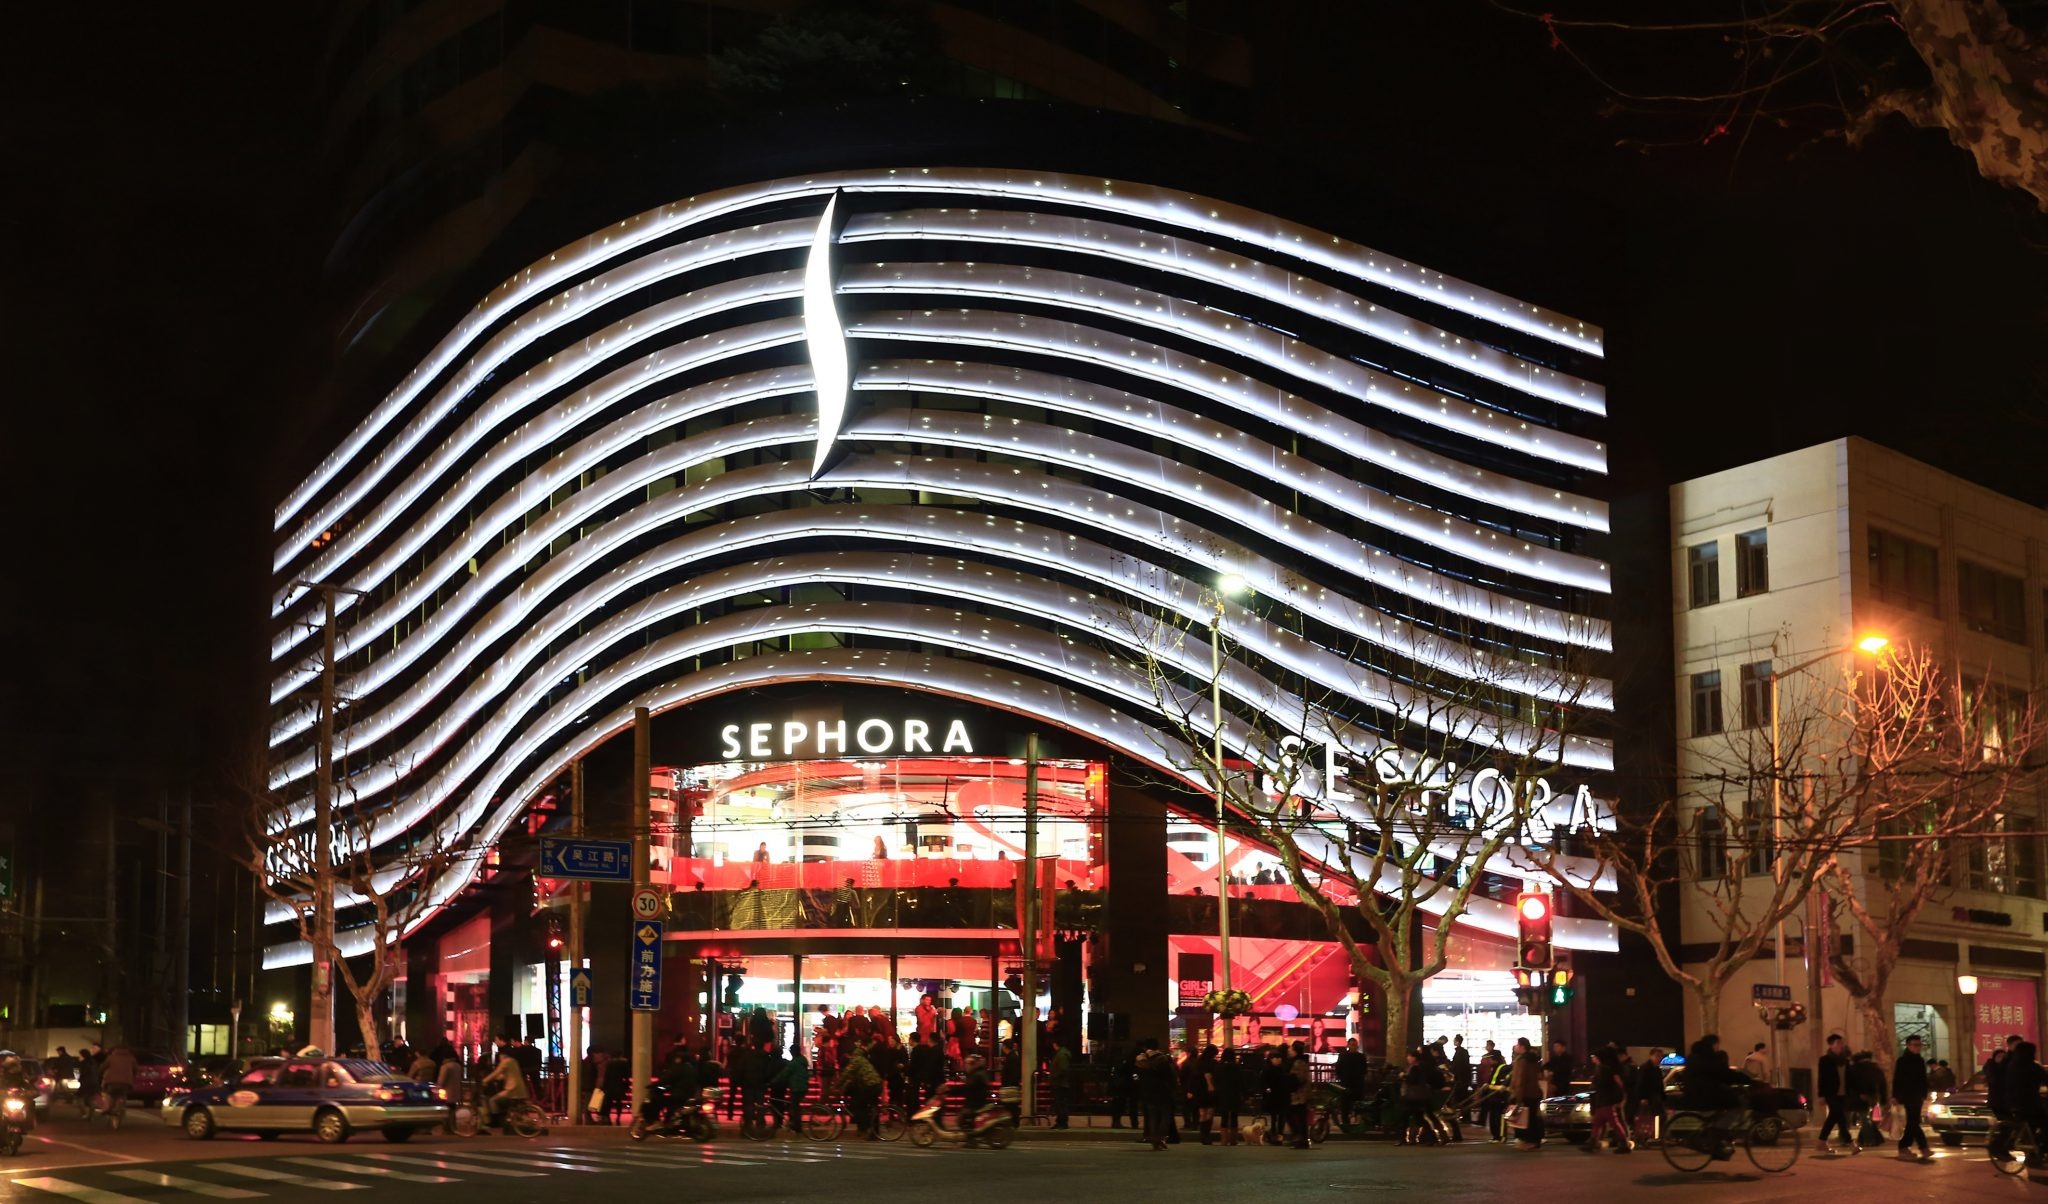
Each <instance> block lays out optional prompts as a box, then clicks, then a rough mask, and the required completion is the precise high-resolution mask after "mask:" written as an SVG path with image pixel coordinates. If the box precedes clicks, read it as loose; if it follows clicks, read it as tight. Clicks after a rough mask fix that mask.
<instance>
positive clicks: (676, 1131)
mask: <svg viewBox="0 0 2048 1204" xmlns="http://www.w3.org/2000/svg"><path fill="white" fill-rule="evenodd" d="M724 1097H725V1089H724V1088H722V1087H706V1088H704V1089H703V1090H702V1091H699V1092H698V1093H697V1094H695V1095H693V1096H691V1097H690V1098H688V1099H685V1100H679V1099H676V1098H675V1097H674V1096H673V1095H671V1094H670V1092H669V1091H668V1090H667V1089H666V1088H664V1087H663V1086H662V1085H661V1084H660V1083H659V1082H656V1083H654V1084H652V1085H651V1086H650V1088H649V1090H648V1093H647V1103H646V1105H645V1106H643V1107H642V1108H641V1109H640V1110H639V1113H638V1115H636V1116H634V1117H633V1127H632V1128H630V1129H628V1130H627V1131H626V1135H627V1136H628V1137H631V1138H632V1139H633V1140H634V1141H646V1140H647V1139H648V1138H649V1137H687V1138H689V1139H690V1140H691V1141H710V1140H711V1139H712V1138H714V1137H717V1136H718V1121H717V1120H716V1119H715V1118H714V1115H713V1114H714V1113H715V1112H716V1111H717V1110H718V1101H719V1100H721V1099H723V1098H724Z"/></svg>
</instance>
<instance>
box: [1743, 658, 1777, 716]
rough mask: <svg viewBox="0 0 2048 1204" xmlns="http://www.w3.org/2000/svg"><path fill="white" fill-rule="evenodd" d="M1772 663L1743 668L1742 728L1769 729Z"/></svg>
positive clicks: (1754, 663)
mask: <svg viewBox="0 0 2048 1204" xmlns="http://www.w3.org/2000/svg"><path fill="white" fill-rule="evenodd" d="M1772 689H1773V683H1772V681H1771V662H1769V661H1752V662H1750V663H1749V664H1747V665H1744V666H1742V726H1744V727H1768V726H1770V722H1771V690H1772Z"/></svg>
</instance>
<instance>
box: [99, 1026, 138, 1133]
mask: <svg viewBox="0 0 2048 1204" xmlns="http://www.w3.org/2000/svg"><path fill="white" fill-rule="evenodd" d="M100 1090H101V1091H103V1092H105V1093H106V1096H107V1123H108V1124H110V1125H112V1126H113V1127H114V1128H116V1129H118V1128H120V1127H121V1117H122V1116H124V1115H126V1113H127V1111H128V1093H129V1092H131V1091H133V1090H135V1051H134V1050H132V1049H129V1048H128V1047H127V1046H126V1045H116V1046H115V1047H114V1048H112V1049H110V1050H108V1051H107V1061H106V1064H105V1065H104V1066H102V1067H100Z"/></svg>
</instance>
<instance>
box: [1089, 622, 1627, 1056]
mask: <svg viewBox="0 0 2048 1204" xmlns="http://www.w3.org/2000/svg"><path fill="white" fill-rule="evenodd" d="M1209 605H1210V606H1212V607H1213V608H1214V615H1215V618H1216V620H1217V621H1219V622H1220V621H1221V620H1222V617H1223V605H1222V603H1221V602H1220V600H1211V601H1210V603H1209ZM1198 614H1199V612H1192V613H1191V612H1190V611H1163V610H1157V609H1138V610H1132V611H1129V612H1127V613H1125V614H1123V615H1122V616H1121V617H1120V619H1119V624H1118V625H1119V626H1120V627H1121V629H1122V634H1123V636H1124V638H1123V639H1122V640H1121V641H1120V642H1121V643H1123V644H1124V645H1125V646H1127V647H1133V648H1136V649H1138V650H1139V652H1140V654H1141V658H1142V659H1141V669H1142V672H1143V675H1144V679H1145V681H1146V683H1147V686H1148V688H1149V690H1150V692H1151V694H1152V700H1153V702H1154V703H1155V705H1156V706H1157V709H1158V712H1159V713H1160V714H1161V715H1163V716H1165V717H1166V720H1167V728H1166V730H1165V732H1164V736H1165V739H1163V740H1162V741H1161V748H1162V752H1163V753H1164V754H1165V757H1166V759H1167V760H1168V761H1169V763H1171V764H1173V765H1174V766H1175V767H1176V768H1177V769H1179V770H1180V771H1181V772H1182V773H1183V775H1184V777H1185V778H1186V779H1187V781H1189V782H1190V783H1198V784H1199V787H1200V789H1201V791H1202V792H1203V793H1205V794H1206V795H1207V796H1208V798H1207V799H1206V800H1204V801H1203V802H1202V803H1197V804H1194V807H1201V806H1213V805H1214V802H1215V800H1218V799H1220V800H1221V801H1222V803H1223V805H1224V807H1225V808H1226V809H1227V812H1228V816H1229V820H1228V825H1229V831H1230V833H1231V834H1232V835H1233V836H1234V837H1237V838H1240V839H1243V840H1247V841H1250V842H1252V843H1254V844H1257V845H1262V846H1264V847H1266V848H1268V849H1271V850H1272V851H1273V853H1274V855H1275V856H1276V858H1277V859H1278V861H1279V862H1280V864H1281V866H1282V867H1284V869H1285V871H1286V874H1287V878H1288V881H1289V883H1290V884H1291V885H1292V886H1293V888H1294V891H1295V894H1296V895H1297V896H1298V897H1299V898H1300V899H1301V900H1302V901H1303V902H1304V903H1306V904H1308V905H1309V906H1310V907H1312V908H1314V909H1315V910H1316V912H1317V913H1318V914H1319V915H1320V916H1321V917H1322V919H1323V921H1324V925H1325V927H1326V928H1327V930H1328V932H1329V934H1330V937H1331V939H1332V940H1334V941H1336V942H1337V943H1338V944H1339V945H1341V946H1342V948H1343V950H1344V953H1345V955H1346V957H1347V959H1348V961H1349V962H1350V968H1351V970H1352V972H1353V973H1354V974H1355V975H1357V976H1358V978H1359V979H1360V980H1361V981H1364V982H1369V983H1371V984H1373V985H1374V986H1375V987H1377V988H1378V989H1379V993H1380V994H1381V996H1382V997H1383V999H1384V1000H1385V1016H1384V1020H1385V1026H1386V1034H1387V1042H1388V1049H1389V1050H1393V1049H1396V1048H1399V1047H1400V1046H1401V1045H1402V1044H1410V1043H1413V1042H1414V1041H1415V1040H1418V1039H1419V1034H1418V1033H1416V1032H1412V1031H1411V1028H1412V1027H1413V1026H1414V1025H1415V1024H1416V1022H1417V1020H1418V1019H1419V1009H1418V1008H1417V1006H1416V1000H1417V993H1418V992H1419V991H1420V989H1421V987H1422V984H1423V983H1424V982H1426V981H1427V980H1428V979H1429V978H1431V977H1432V976H1434V975H1436V974H1438V973H1440V972H1442V971H1443V970H1444V968H1445V967H1446V966H1447V965H1448V964H1449V961H1450V943H1451V940H1452V934H1453V931H1454V929H1455V927H1456V926H1457V922H1458V921H1459V919H1460V918H1461V917H1464V916H1466V915H1467V914H1468V913H1469V912H1470V911H1471V910H1472V906H1473V896H1474V893H1475V892H1478V891H1480V890H1481V888H1482V885H1483V884H1484V883H1486V881H1487V880H1488V877H1489V873H1488V871H1489V870H1490V871H1491V872H1492V873H1493V874H1494V875H1502V874H1506V875H1508V876H1509V877H1516V876H1519V875H1520V873H1521V872H1522V871H1520V870H1518V869H1517V868H1516V863H1515V860H1514V856H1513V854H1514V853H1515V851H1516V850H1517V849H1519V848H1520V847H1521V846H1523V845H1524V844H1526V843H1528V842H1530V841H1531V840H1532V838H1533V839H1536V840H1538V841H1539V842H1540V841H1544V840H1547V839H1549V838H1550V836H1551V835H1552V834H1553V833H1554V832H1556V831H1562V830H1565V829H1568V828H1570V827H1571V826H1573V825H1574V824H1575V823H1577V822H1581V821H1584V820H1586V819H1588V818H1590V817H1587V816H1584V815H1581V814H1575V813H1577V812H1581V811H1583V810H1584V808H1585V807H1586V806H1587V800H1588V799H1589V798H1590V796H1589V795H1581V794H1577V793H1561V792H1556V791H1555V788H1553V787H1552V786H1551V785H1550V782H1549V777H1548V775H1552V774H1555V773H1556V772H1558V770H1559V767H1560V765H1561V764H1563V763H1564V762H1565V761H1566V760H1567V757H1566V751H1565V750H1566V748H1567V745H1568V744H1571V745H1574V746H1577V741H1576V740H1575V739H1574V738H1573V737H1569V736H1567V735H1566V732H1567V730H1568V729H1569V728H1570V727H1571V726H1573V724H1574V723H1575V721H1576V719H1577V716H1578V714H1579V711H1580V704H1581V703H1582V702H1583V700H1584V698H1583V696H1584V695H1585V694H1586V692H1587V691H1588V690H1589V689H1591V688H1595V687H1596V686H1597V685H1598V683H1596V682H1595V681H1593V680H1592V679H1589V678H1585V677H1581V676H1576V675H1573V674H1571V673H1567V672H1564V671H1561V670H1558V669H1554V668H1551V667H1548V666H1532V665H1530V664H1527V663H1524V662H1511V663H1496V662H1493V661H1491V660H1490V659H1489V658H1487V657H1486V656H1484V655H1481V654H1478V653H1475V652H1473V651H1472V649H1471V647H1470V646H1468V645H1467V644H1464V643H1460V642H1458V641H1455V640H1448V639H1438V640H1434V641H1430V642H1428V643H1427V644H1426V645H1424V646H1421V647H1419V648H1418V649H1417V651H1419V652H1421V653H1422V655H1420V656H1418V657H1416V658H1415V659H1413V660H1412V661H1411V662H1410V663H1409V665H1408V666H1407V668H1408V669H1410V670H1411V671H1410V672H1409V673H1406V674H1404V675H1403V680H1401V681H1398V682H1397V681H1395V680H1393V679H1390V678H1388V677H1383V676H1380V675H1379V674H1377V673H1374V672H1372V671H1370V670H1368V669H1366V668H1364V667H1363V666H1361V665H1360V664H1358V663H1356V661H1354V660H1352V659H1351V658H1348V657H1340V656H1337V655H1336V654H1335V653H1333V652H1330V651H1329V650H1327V649H1316V648H1315V647H1314V646H1313V645H1311V644H1310V643H1309V642H1308V641H1306V640H1303V639H1301V638H1300V637H1298V636H1294V635H1292V634H1290V633H1288V632H1286V631H1284V630H1279V629H1276V628H1272V627H1270V626H1268V625H1266V624H1263V623H1261V622H1260V621H1259V620H1257V619H1256V618H1254V617H1251V616H1249V615H1240V616H1239V617H1237V618H1236V619H1234V620H1233V621H1232V627H1231V629H1232V630H1238V631H1243V630H1245V629H1247V628H1251V629H1255V630H1256V631H1257V633H1258V635H1259V638H1260V639H1261V641H1262V642H1264V643H1265V644H1266V647H1267V651H1268V652H1274V653H1278V654H1280V656H1281V657H1283V658H1286V659H1290V660H1291V661H1292V663H1294V664H1295V665H1296V666H1297V668H1296V669H1295V670H1293V671H1288V672H1280V671H1278V670H1277V669H1276V668H1275V666H1274V664H1273V660H1272V659H1271V658H1262V657H1259V656H1256V655H1252V654H1250V652H1249V651H1248V650H1246V649H1239V650H1238V651H1239V652H1240V653H1242V655H1241V656H1239V655H1226V656H1223V657H1221V658H1214V657H1212V648H1211V647H1210V646H1208V645H1210V643H1211V640H1212V639H1213V638H1220V637H1218V636H1217V634H1216V633H1214V632H1212V631H1211V630H1210V627H1209V624H1208V623H1206V622H1204V621H1203V620H1202V619H1201V618H1199V617H1196V615H1198ZM1318 652H1321V653H1322V654H1323V655H1322V659H1321V661H1320V662H1319V663H1311V662H1313V661H1314V658H1315V654H1316V653H1318ZM1333 667H1334V668H1333ZM1319 670H1329V671H1327V672H1319ZM1198 686H1199V687H1203V688H1199V689H1198V688H1197V687H1198ZM1219 695H1220V697H1219ZM1219 702H1220V703H1221V704H1222V707H1221V709H1222V711H1223V725H1222V732H1223V744H1224V745H1225V746H1226V749H1225V751H1224V753H1223V755H1222V756H1221V757H1220V758H1219V756H1218V755H1217V754H1216V747H1217V746H1216V736H1217V731H1218V729H1217V726H1216V723H1215V713H1216V711H1217V709H1218V705H1217V704H1218V703H1219ZM1194 807H1191V808H1190V809H1191V810H1192V809H1194ZM1333 881H1335V882H1340V883H1343V884H1345V885H1346V886H1348V887H1350V888H1354V889H1355V896H1354V897H1352V898H1345V897H1342V895H1340V894H1339V893H1337V892H1333V891H1332V890H1331V889H1330V887H1331V884H1332V882H1333ZM1494 881H1495V882H1502V881H1504V879H1502V878H1500V877H1495V878H1494ZM1344 893H1345V894H1349V893H1350V891H1345V892H1344ZM1223 905H1227V903H1222V902H1219V906H1223Z"/></svg>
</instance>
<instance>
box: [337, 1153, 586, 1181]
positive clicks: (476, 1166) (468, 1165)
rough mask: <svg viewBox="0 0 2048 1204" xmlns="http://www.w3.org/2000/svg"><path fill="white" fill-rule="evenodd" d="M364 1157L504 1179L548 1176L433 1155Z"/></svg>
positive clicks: (538, 1172) (537, 1172) (378, 1155)
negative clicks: (454, 1160)
mask: <svg viewBox="0 0 2048 1204" xmlns="http://www.w3.org/2000/svg"><path fill="white" fill-rule="evenodd" d="M363 1157H365V1158H375V1159H378V1160H379V1161H383V1162H404V1163H408V1164H410V1165H413V1166H431V1167H433V1168H434V1169H435V1170H442V1171H463V1172H466V1173H468V1174H472V1175H496V1176H498V1177H499V1178H502V1179H542V1178H546V1175H544V1174H543V1173H542V1172H540V1171H515V1170H513V1169H512V1168H511V1167H509V1166H484V1165H483V1164H482V1163H477V1162H450V1161H448V1160H447V1159H446V1158H436V1157H434V1156H433V1155H427V1156H424V1157H421V1156H417V1155H409V1154H364V1155H363Z"/></svg>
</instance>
